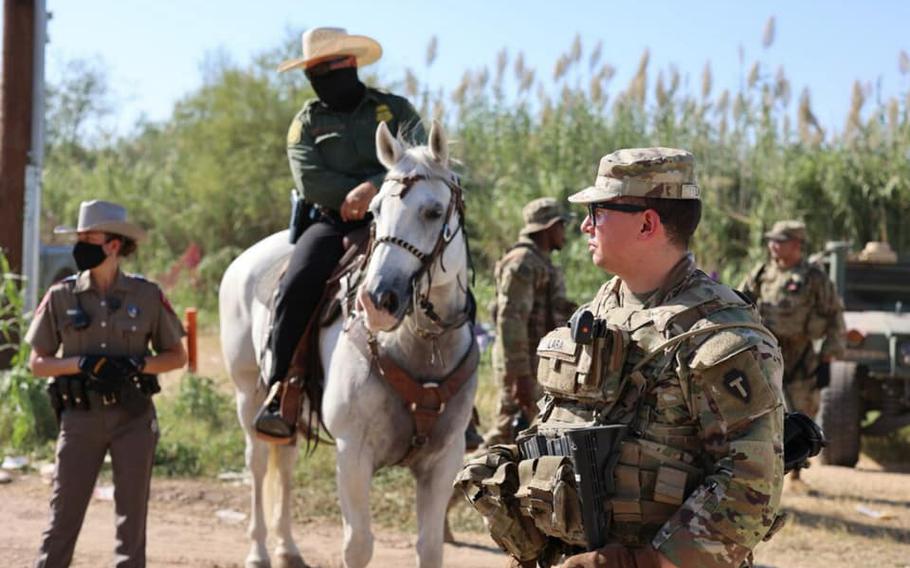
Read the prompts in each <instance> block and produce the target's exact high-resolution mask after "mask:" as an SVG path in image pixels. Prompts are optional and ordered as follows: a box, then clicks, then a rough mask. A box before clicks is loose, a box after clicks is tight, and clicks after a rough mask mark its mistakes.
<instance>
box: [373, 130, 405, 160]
mask: <svg viewBox="0 0 910 568" xmlns="http://www.w3.org/2000/svg"><path fill="white" fill-rule="evenodd" d="M402 153H404V150H402V148H401V142H399V141H398V140H396V139H395V137H394V136H392V133H391V132H389V127H388V126H387V125H386V123H385V122H380V123H379V126H377V127H376V157H377V158H379V163H381V164H382V165H383V166H385V167H386V169H387V170H391V169H392V167H393V166H394V165H395V164H397V163H398V161H399V160H400V159H401V155H402Z"/></svg>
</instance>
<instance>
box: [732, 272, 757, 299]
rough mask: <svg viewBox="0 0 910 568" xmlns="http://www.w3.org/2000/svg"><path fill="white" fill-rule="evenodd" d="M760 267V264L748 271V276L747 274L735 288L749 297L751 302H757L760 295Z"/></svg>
mask: <svg viewBox="0 0 910 568" xmlns="http://www.w3.org/2000/svg"><path fill="white" fill-rule="evenodd" d="M762 266H763V265H762V264H759V265H758V266H756V267H755V268H753V269H752V270H751V271H749V274H747V275H746V276H745V278H743V280H742V282H740V283H739V286H737V287H736V289H737V290H739V291H740V292H743V293H744V294H746V295H747V296H749V298H750V299H751V300H752V301H753V302H754V301H756V300H758V299H759V297H760V295H761V286H760V285H759V282H758V279H759V274H761V271H762Z"/></svg>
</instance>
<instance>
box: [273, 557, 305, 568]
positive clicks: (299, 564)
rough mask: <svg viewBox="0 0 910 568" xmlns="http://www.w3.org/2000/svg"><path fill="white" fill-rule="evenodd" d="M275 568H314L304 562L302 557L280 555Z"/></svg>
mask: <svg viewBox="0 0 910 568" xmlns="http://www.w3.org/2000/svg"><path fill="white" fill-rule="evenodd" d="M275 568H312V567H311V566H310V565H309V564H307V563H306V562H304V561H303V557H302V556H290V555H288V554H280V555H279V556H278V559H277V561H276V562H275Z"/></svg>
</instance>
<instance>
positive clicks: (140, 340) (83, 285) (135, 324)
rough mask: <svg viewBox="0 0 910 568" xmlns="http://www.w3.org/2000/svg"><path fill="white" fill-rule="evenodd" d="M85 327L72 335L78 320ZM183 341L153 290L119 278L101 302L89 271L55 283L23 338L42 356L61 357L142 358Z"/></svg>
mask: <svg viewBox="0 0 910 568" xmlns="http://www.w3.org/2000/svg"><path fill="white" fill-rule="evenodd" d="M80 312H83V313H84V314H85V316H87V321H88V326H86V327H85V328H84V329H77V327H79V326H78V325H76V323H77V320H78V319H79V318H78V314H79V313H80ZM184 335H185V332H184V330H183V325H182V324H181V323H180V319H179V318H178V317H177V315H176V314H175V313H174V309H173V308H172V307H171V304H170V303H169V302H168V301H167V298H165V297H164V293H163V292H162V291H161V289H160V288H159V287H158V285H157V284H154V283H153V282H149V281H148V280H146V279H144V278H142V277H140V276H132V275H126V274H123V273H122V272H118V273H117V276H116V278H115V279H114V283H113V284H112V286H111V288H110V290H109V291H108V294H107V296H103V297H102V296H101V295H100V294H99V293H98V290H97V289H96V288H95V286H94V285H93V283H92V280H91V273H90V272H89V271H88V270H85V271H83V272H80V273H79V274H78V275H74V276H70V277H69V278H65V279H63V280H61V281H60V282H57V283H56V284H54V285H53V286H51V288H50V289H49V290H48V291H47V293H46V294H45V295H44V299H43V300H41V304H40V305H39V306H38V309H37V310H35V319H34V320H33V321H32V323H31V325H30V326H29V328H28V332H27V333H26V335H25V340H26V341H28V342H29V343H30V344H31V345H32V347H34V348H35V349H37V350H38V351H39V352H41V353H45V354H55V353H57V351H58V349H60V348H62V353H61V355H60V356H61V357H74V356H81V355H111V356H114V357H144V356H146V355H148V354H149V344H151V347H152V349H153V350H154V351H155V353H160V352H162V351H165V350H168V349H170V348H172V347H174V346H175V345H177V343H178V342H179V341H180V340H181V338H182V337H183V336H184Z"/></svg>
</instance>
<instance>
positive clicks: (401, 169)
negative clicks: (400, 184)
mask: <svg viewBox="0 0 910 568" xmlns="http://www.w3.org/2000/svg"><path fill="white" fill-rule="evenodd" d="M399 142H401V143H402V147H403V148H404V153H403V154H402V156H401V159H400V160H398V163H397V164H395V166H394V167H393V168H392V169H391V170H389V173H390V174H397V175H425V176H439V177H441V178H443V179H448V177H449V176H450V175H451V172H449V170H448V169H447V168H444V167H443V166H442V165H440V164H439V162H437V161H436V160H434V159H433V155H432V154H430V148H429V147H428V146H413V145H410V144H408V143H407V142H405V141H403V140H401V139H399Z"/></svg>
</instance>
